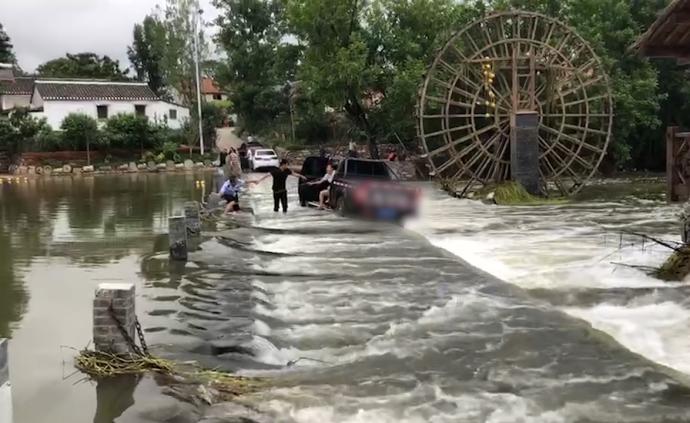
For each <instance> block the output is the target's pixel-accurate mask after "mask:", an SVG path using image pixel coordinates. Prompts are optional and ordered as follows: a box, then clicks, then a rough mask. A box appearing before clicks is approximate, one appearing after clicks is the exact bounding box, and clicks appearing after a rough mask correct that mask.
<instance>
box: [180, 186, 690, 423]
mask: <svg viewBox="0 0 690 423" xmlns="http://www.w3.org/2000/svg"><path fill="white" fill-rule="evenodd" d="M292 182H293V183H294V181H292ZM247 197H248V199H249V200H250V202H251V203H252V207H253V209H254V210H255V212H256V215H255V216H254V217H252V219H251V220H252V225H255V226H254V228H252V229H251V230H249V229H246V228H239V229H238V228H234V229H233V228H230V229H229V230H228V231H227V233H226V232H223V234H224V235H223V236H226V235H227V239H229V240H235V241H234V242H223V240H219V241H218V242H209V243H207V244H206V245H204V249H203V252H204V254H203V257H202V256H201V255H200V256H199V258H200V260H202V261H203V262H204V264H203V265H200V267H199V269H198V270H195V274H194V275H191V276H190V277H188V285H189V286H186V291H185V293H186V295H188V296H193V297H192V298H190V299H187V298H185V304H188V305H189V306H190V310H185V312H184V315H183V318H184V319H185V321H187V320H189V332H190V333H191V334H192V335H194V336H196V337H197V338H198V339H199V340H198V341H197V342H199V343H205V342H210V343H212V344H218V345H220V346H226V347H229V348H228V349H227V351H228V353H227V354H223V355H222V356H221V357H219V358H218V359H219V360H220V361H221V363H222V362H223V360H232V359H235V360H239V361H238V362H237V366H238V367H239V368H238V371H239V372H240V373H241V374H246V375H260V376H269V377H270V380H271V383H272V386H273V388H271V389H267V390H265V391H264V390H262V391H261V392H258V393H256V394H254V395H251V396H250V397H247V398H245V399H246V400H247V401H249V402H251V403H252V404H253V405H255V406H256V407H257V408H258V409H260V410H261V411H262V412H265V413H266V414H267V415H268V416H270V417H269V418H268V420H266V421H271V422H276V423H283V422H284V423H336V422H337V423H343V422H347V423H364V422H366V423H369V422H371V423H379V422H382V423H387V422H396V423H397V422H400V423H418V422H419V423H421V422H435V423H445V422H458V421H467V422H495V423H499V422H573V423H575V422H578V421H583V420H587V421H593V422H611V421H626V422H639V423H641V422H645V423H647V422H652V421H658V422H660V421H662V420H660V419H659V418H658V417H660V416H663V418H666V417H669V416H670V417H679V418H680V420H679V421H685V418H686V417H688V418H689V419H690V412H687V411H686V407H685V404H684V403H681V402H682V401H681V400H682V398H681V399H679V400H675V399H673V398H672V399H671V400H668V399H667V397H666V395H668V392H667V391H669V390H671V389H674V388H675V387H676V385H677V382H676V379H674V378H673V377H669V375H667V374H665V373H663V372H661V371H660V370H659V368H658V367H657V366H654V365H652V364H650V362H649V361H647V360H644V359H642V358H640V356H639V355H637V354H642V355H645V356H647V357H649V358H652V359H655V358H653V357H652V356H654V355H655V354H656V355H658V356H663V357H666V358H668V357H674V359H676V360H680V357H679V356H678V355H677V354H675V353H673V350H679V349H681V348H682V345H680V343H679V344H677V345H670V344H669V343H668V342H666V341H665V340H664V337H665V336H667V334H665V333H664V334H662V332H663V330H664V329H665V328H672V327H677V326H678V325H679V324H682V322H683V313H684V312H685V311H684V310H685V308H684V307H683V305H682V304H680V302H676V301H675V300H674V298H673V295H672V293H669V292H668V291H667V290H666V291H665V289H668V287H669V285H665V284H662V283H660V282H658V281H655V280H653V279H651V278H647V277H645V276H644V275H643V274H642V273H640V272H638V271H637V270H634V269H630V268H624V267H621V268H617V267H614V266H613V265H612V264H611V262H612V261H630V260H632V263H633V264H646V265H654V264H656V263H658V262H660V261H661V260H662V259H663V255H664V252H663V251H661V250H659V249H657V248H656V247H651V246H649V245H646V246H645V248H644V249H643V248H641V247H640V246H639V245H633V244H630V243H629V242H628V241H626V240H623V242H622V248H621V249H620V251H617V250H618V247H619V244H621V240H620V239H619V238H618V237H617V235H616V234H615V231H617V230H619V229H620V228H628V229H635V230H639V231H644V232H648V233H653V234H657V233H660V231H659V230H657V229H659V228H662V231H661V232H663V228H666V227H667V226H668V223H665V222H667V221H668V222H670V221H671V218H670V216H671V214H672V213H671V211H667V210H662V211H661V212H659V211H658V210H657V208H656V204H655V203H639V204H638V205H637V206H634V207H631V206H629V205H627V204H626V203H622V202H621V203H618V202H613V201H611V202H607V203H605V204H599V205H592V206H591V207H590V206H589V205H578V206H567V207H563V208H560V209H549V208H541V209H540V208H529V209H506V208H496V207H491V206H485V205H482V204H478V203H472V202H463V201H458V200H452V199H447V198H445V197H443V196H442V195H437V194H433V195H431V196H430V197H429V198H428V203H427V204H426V209H427V211H428V213H426V214H424V215H423V216H422V219H421V220H420V221H418V222H416V223H412V224H411V225H410V226H409V228H410V229H414V230H415V231H417V232H418V233H419V234H422V235H423V236H419V234H416V233H413V232H412V231H410V230H407V229H403V228H399V227H395V226H392V225H386V224H380V223H376V224H371V223H365V222H361V221H359V220H356V219H345V218H340V217H337V216H335V215H333V214H330V213H326V212H318V211H315V210H312V209H303V208H299V207H293V205H294V204H295V203H296V201H295V200H296V198H295V197H296V196H295V191H294V185H293V186H292V190H291V192H290V201H291V207H293V208H291V210H290V212H289V213H288V214H287V215H284V214H283V213H273V211H272V197H271V196H270V194H269V193H268V192H267V190H266V187H265V186H260V187H258V188H257V189H256V190H255V191H254V192H252V193H248V194H247ZM568 207H570V208H568ZM429 210H430V211H429ZM653 210H656V211H657V213H656V214H654V213H651V211H653ZM621 212H622V213H623V215H624V216H625V218H621V216H620V214H621ZM626 222H637V223H635V224H630V225H627V226H626ZM659 222H661V223H659ZM635 225H637V226H635ZM650 227H651V228H652V229H653V230H648V229H649V228H650ZM667 229H668V230H669V231H671V228H670V227H668V228H667ZM607 233H608V235H607ZM425 237H426V238H427V239H430V240H431V241H432V243H433V244H435V245H436V246H438V247H442V248H444V249H445V250H448V251H450V252H452V253H453V254H455V255H457V256H460V257H463V258H465V259H466V260H467V261H469V262H471V263H472V264H474V265H475V266H477V267H479V268H482V269H484V270H486V271H487V273H491V274H493V275H496V276H498V277H500V278H501V279H504V280H507V281H509V282H511V283H512V284H508V283H505V282H503V281H502V280H499V279H497V278H495V277H493V276H491V275H488V274H487V273H484V272H481V271H479V270H477V269H476V268H474V267H472V266H468V265H467V264H466V263H464V262H463V261H462V260H459V259H458V258H457V257H454V256H453V254H449V253H445V252H444V251H442V250H441V249H439V248H436V247H434V246H432V245H429V242H427V240H426V239H424V238H425ZM600 244H601V245H600ZM628 244H630V245H628ZM564 246H568V248H567V249H566V248H563V247H564ZM612 253H613V254H612ZM614 270H615V271H614ZM514 285H517V286H522V287H524V288H527V289H528V290H529V294H532V296H530V295H527V294H526V293H525V292H524V291H523V290H521V289H519V288H516V287H515V286H514ZM679 286H680V285H678V284H676V285H671V286H670V287H671V289H675V288H674V287H679ZM657 290H658V292H657ZM638 291H639V292H638ZM555 299H558V301H555ZM550 302H551V303H550ZM664 304H666V306H671V307H675V309H674V310H675V314H673V315H672V316H671V317H669V318H668V319H667V320H665V321H656V323H657V324H647V325H646V326H645V327H644V338H645V341H644V342H640V340H639V339H637V338H636V337H635V336H634V333H635V331H634V329H633V330H632V332H631V327H630V326H629V325H628V323H629V322H630V321H634V319H635V317H634V316H628V315H626V314H625V313H620V312H619V310H617V309H616V308H617V307H620V308H622V309H624V310H626V311H629V310H631V311H632V313H641V312H643V311H644V312H645V313H646V318H652V315H653V312H654V310H653V308H654V307H657V306H658V305H664ZM604 306H606V307H609V308H608V309H600V308H601V307H604ZM636 308H639V309H640V310H637V309H636ZM645 308H646V310H645ZM558 310H563V311H565V312H567V313H568V314H570V316H573V317H570V316H567V315H566V314H565V313H563V312H561V311H558ZM596 318H601V321H596ZM580 319H585V320H587V321H589V322H590V323H591V324H592V325H593V326H594V327H596V328H598V329H601V330H604V331H606V332H608V333H611V334H613V335H614V336H616V338H617V339H618V340H619V342H621V343H622V344H624V345H626V346H627V347H628V348H629V349H630V350H632V351H634V352H636V353H637V354H633V353H631V352H630V351H628V350H626V349H625V348H622V347H620V346H619V345H618V344H616V343H615V342H613V341H611V339H610V338H608V337H602V336H600V335H599V334H598V333H597V332H596V331H594V330H592V329H591V328H590V327H589V325H588V324H587V323H586V322H584V321H583V320H580ZM615 332H620V333H621V334H620V335H619V336H617V335H616V333H615ZM640 333H642V332H640ZM236 334H239V335H241V336H239V335H236ZM206 340H209V341H206ZM635 342H637V343H638V344H640V345H644V346H646V347H647V348H646V349H643V348H640V349H634V348H633V347H632V346H630V345H628V344H629V343H635ZM237 347H240V348H237ZM669 351H671V353H669ZM657 361H659V362H662V361H661V359H658V360H657ZM689 421H690V420H689Z"/></svg>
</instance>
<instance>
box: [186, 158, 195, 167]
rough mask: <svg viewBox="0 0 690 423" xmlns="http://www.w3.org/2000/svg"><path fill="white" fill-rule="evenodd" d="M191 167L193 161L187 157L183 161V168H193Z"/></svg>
mask: <svg viewBox="0 0 690 423" xmlns="http://www.w3.org/2000/svg"><path fill="white" fill-rule="evenodd" d="M193 167H194V162H193V161H191V160H189V159H187V160H185V161H184V168H185V169H191V168H193Z"/></svg>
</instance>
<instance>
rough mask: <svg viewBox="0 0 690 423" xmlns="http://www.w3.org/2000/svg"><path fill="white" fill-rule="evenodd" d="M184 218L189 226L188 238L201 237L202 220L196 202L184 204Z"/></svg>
mask: <svg viewBox="0 0 690 423" xmlns="http://www.w3.org/2000/svg"><path fill="white" fill-rule="evenodd" d="M184 218H185V223H186V225H187V237H188V238H199V237H201V219H200V218H199V204H198V203H197V202H196V201H188V202H186V203H184Z"/></svg>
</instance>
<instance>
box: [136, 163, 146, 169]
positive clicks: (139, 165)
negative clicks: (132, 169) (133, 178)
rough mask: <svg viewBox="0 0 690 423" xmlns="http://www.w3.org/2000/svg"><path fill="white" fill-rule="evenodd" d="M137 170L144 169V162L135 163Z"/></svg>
mask: <svg viewBox="0 0 690 423" xmlns="http://www.w3.org/2000/svg"><path fill="white" fill-rule="evenodd" d="M137 170H146V165H145V164H144V163H139V164H138V165H137Z"/></svg>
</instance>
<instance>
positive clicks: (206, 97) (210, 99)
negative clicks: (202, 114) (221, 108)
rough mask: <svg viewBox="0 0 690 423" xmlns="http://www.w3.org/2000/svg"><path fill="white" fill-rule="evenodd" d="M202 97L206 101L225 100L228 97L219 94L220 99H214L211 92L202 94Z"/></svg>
mask: <svg viewBox="0 0 690 423" xmlns="http://www.w3.org/2000/svg"><path fill="white" fill-rule="evenodd" d="M204 99H205V100H206V101H208V102H213V101H226V100H227V99H228V96H227V94H221V95H220V100H216V99H214V98H213V94H204Z"/></svg>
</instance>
